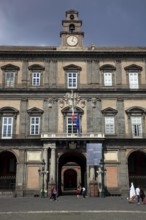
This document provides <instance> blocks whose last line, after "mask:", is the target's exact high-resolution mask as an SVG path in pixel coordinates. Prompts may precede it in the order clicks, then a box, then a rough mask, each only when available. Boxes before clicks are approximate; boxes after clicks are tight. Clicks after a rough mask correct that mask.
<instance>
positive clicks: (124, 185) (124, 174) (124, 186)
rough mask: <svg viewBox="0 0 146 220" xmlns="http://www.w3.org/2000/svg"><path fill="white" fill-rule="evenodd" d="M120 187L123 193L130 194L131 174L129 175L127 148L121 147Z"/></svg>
mask: <svg viewBox="0 0 146 220" xmlns="http://www.w3.org/2000/svg"><path fill="white" fill-rule="evenodd" d="M119 159H120V166H119V171H120V172H119V188H120V189H121V193H122V195H124V196H128V195H129V176H128V162H127V158H126V151H125V149H121V150H120V151H119Z"/></svg>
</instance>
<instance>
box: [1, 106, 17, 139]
mask: <svg viewBox="0 0 146 220" xmlns="http://www.w3.org/2000/svg"><path fill="white" fill-rule="evenodd" d="M18 113H19V111H18V110H17V109H15V108H12V107H9V106H6V107H2V108H1V109H0V126H1V128H0V129H1V139H11V138H13V137H14V136H15V135H16V120H17V115H18ZM4 118H11V119H12V124H11V135H9V136H8V135H6V136H4V135H3V133H4V124H3V121H4Z"/></svg>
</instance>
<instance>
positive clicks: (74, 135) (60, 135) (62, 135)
mask: <svg viewBox="0 0 146 220" xmlns="http://www.w3.org/2000/svg"><path fill="white" fill-rule="evenodd" d="M41 138H52V139H53V138H54V139H60V138H81V139H83V138H91V139H92V138H93V139H94V138H95V139H96V138H104V133H102V132H99V133H80V134H77V133H72V134H67V133H42V134H41Z"/></svg>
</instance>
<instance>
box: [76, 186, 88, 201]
mask: <svg viewBox="0 0 146 220" xmlns="http://www.w3.org/2000/svg"><path fill="white" fill-rule="evenodd" d="M80 195H82V196H83V198H85V196H86V188H85V187H84V186H83V187H81V186H78V188H77V198H79V197H80Z"/></svg>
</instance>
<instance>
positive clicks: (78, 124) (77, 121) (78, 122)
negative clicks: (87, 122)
mask: <svg viewBox="0 0 146 220" xmlns="http://www.w3.org/2000/svg"><path fill="white" fill-rule="evenodd" d="M79 117H80V115H79V113H78V114H77V117H76V128H77V132H79V131H80V118H79Z"/></svg>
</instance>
